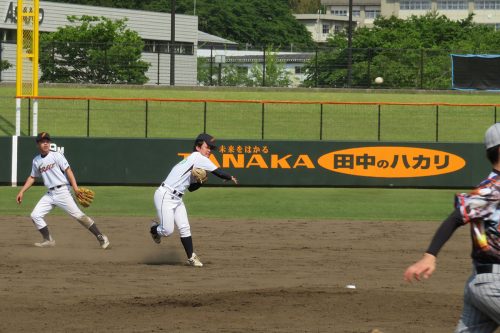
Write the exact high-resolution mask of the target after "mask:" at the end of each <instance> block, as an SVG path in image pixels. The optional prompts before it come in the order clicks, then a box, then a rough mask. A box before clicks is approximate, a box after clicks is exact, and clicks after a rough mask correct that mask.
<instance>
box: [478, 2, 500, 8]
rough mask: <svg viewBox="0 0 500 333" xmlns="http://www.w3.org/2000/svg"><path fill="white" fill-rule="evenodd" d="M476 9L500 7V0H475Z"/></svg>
mask: <svg viewBox="0 0 500 333" xmlns="http://www.w3.org/2000/svg"><path fill="white" fill-rule="evenodd" d="M474 7H475V9H500V0H475V1H474Z"/></svg>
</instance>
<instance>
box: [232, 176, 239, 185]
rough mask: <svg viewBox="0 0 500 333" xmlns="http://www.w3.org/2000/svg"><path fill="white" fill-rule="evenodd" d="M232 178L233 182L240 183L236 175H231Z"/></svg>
mask: <svg viewBox="0 0 500 333" xmlns="http://www.w3.org/2000/svg"><path fill="white" fill-rule="evenodd" d="M231 180H232V182H233V183H235V184H238V179H236V177H235V176H231Z"/></svg>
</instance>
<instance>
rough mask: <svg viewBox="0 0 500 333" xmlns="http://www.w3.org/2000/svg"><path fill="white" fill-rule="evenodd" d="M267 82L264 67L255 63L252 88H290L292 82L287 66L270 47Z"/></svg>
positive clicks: (267, 59)
mask: <svg viewBox="0 0 500 333" xmlns="http://www.w3.org/2000/svg"><path fill="white" fill-rule="evenodd" d="M265 70H266V73H265V80H263V78H264V72H263V68H262V65H261V64H259V63H257V62H255V63H254V64H253V66H252V68H251V70H250V73H251V80H250V81H249V85H250V86H254V87H259V86H262V85H265V86H266V87H288V86H289V85H290V84H291V83H292V80H291V79H290V73H289V72H288V71H287V70H286V69H285V65H284V64H283V63H282V62H280V61H279V59H278V54H277V53H276V51H275V50H274V49H273V48H272V47H270V48H268V49H267V50H266V64H265Z"/></svg>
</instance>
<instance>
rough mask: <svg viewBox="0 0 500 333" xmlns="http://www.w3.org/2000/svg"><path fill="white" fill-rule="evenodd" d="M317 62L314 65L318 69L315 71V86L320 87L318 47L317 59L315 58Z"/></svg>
mask: <svg viewBox="0 0 500 333" xmlns="http://www.w3.org/2000/svg"><path fill="white" fill-rule="evenodd" d="M314 62H315V64H314V66H315V67H316V70H315V71H314V73H315V75H314V79H315V82H314V83H315V88H318V75H319V73H318V72H319V69H318V47H316V57H315V60H314Z"/></svg>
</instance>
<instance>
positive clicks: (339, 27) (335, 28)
mask: <svg viewBox="0 0 500 333" xmlns="http://www.w3.org/2000/svg"><path fill="white" fill-rule="evenodd" d="M341 31H342V26H340V25H335V26H333V32H334V33H336V34H338V33H339V32H341Z"/></svg>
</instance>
